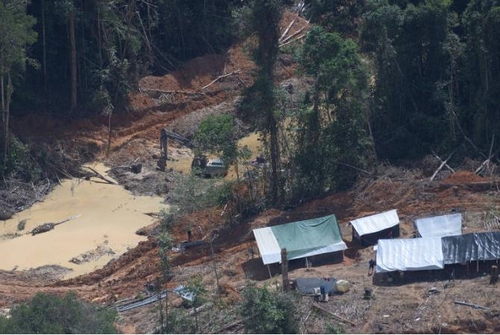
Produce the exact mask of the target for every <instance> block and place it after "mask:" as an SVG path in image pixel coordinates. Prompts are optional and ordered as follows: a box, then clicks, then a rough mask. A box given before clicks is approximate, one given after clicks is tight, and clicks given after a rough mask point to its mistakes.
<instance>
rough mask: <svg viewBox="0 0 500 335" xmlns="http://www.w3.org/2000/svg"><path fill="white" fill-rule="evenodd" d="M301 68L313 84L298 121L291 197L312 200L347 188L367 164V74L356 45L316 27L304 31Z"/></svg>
mask: <svg viewBox="0 0 500 335" xmlns="http://www.w3.org/2000/svg"><path fill="white" fill-rule="evenodd" d="M301 65H302V68H303V71H304V72H305V74H307V75H310V76H311V77H312V78H313V79H314V85H313V88H312V92H311V93H310V94H309V95H308V96H307V97H306V99H305V101H304V106H303V107H304V108H303V111H302V113H301V115H300V117H299V126H298V129H299V138H298V151H297V153H296V157H295V161H296V163H297V165H298V167H299V171H300V177H299V181H298V183H297V185H296V190H295V191H296V192H295V193H297V195H298V196H301V197H310V196H314V195H319V194H322V193H323V192H325V190H331V189H338V188H345V187H348V186H350V185H351V184H352V183H353V182H354V181H355V180H356V177H357V172H358V170H356V168H358V169H360V168H363V167H364V165H365V160H366V156H367V150H366V149H367V147H368V144H369V141H368V136H367V134H366V129H367V124H366V120H365V118H364V115H365V113H364V112H365V109H366V105H367V104H366V102H367V71H366V69H365V67H364V65H363V62H362V60H361V58H360V56H359V54H358V50H357V46H356V44H355V43H354V41H352V40H350V39H343V38H342V37H341V36H340V35H339V34H337V33H330V32H327V31H325V30H324V29H323V28H321V27H319V26H315V27H313V28H312V29H311V30H310V31H309V33H308V36H307V38H306V41H305V43H304V47H303V51H302V56H301Z"/></svg>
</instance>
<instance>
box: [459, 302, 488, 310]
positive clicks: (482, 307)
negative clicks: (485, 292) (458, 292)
mask: <svg viewBox="0 0 500 335" xmlns="http://www.w3.org/2000/svg"><path fill="white" fill-rule="evenodd" d="M454 303H455V305H463V306H468V307H472V308H475V309H483V310H485V311H489V310H490V309H489V308H488V307H485V306H481V305H477V304H470V303H468V302H465V301H457V300H455V301H454Z"/></svg>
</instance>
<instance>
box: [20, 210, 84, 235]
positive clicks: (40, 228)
mask: <svg viewBox="0 0 500 335" xmlns="http://www.w3.org/2000/svg"><path fill="white" fill-rule="evenodd" d="M80 216H81V214H78V215H74V216H72V217H69V218H67V219H65V220H62V221H59V222H54V223H53V222H48V223H44V224H41V225H39V226H36V227H35V228H33V229H32V230H31V231H29V232H27V233H26V234H31V236H35V235H38V234H42V233H46V232H48V231H51V230H52V229H54V228H55V227H56V226H58V225H60V224H63V223H65V222H68V221H71V220H74V219H76V218H79V217H80Z"/></svg>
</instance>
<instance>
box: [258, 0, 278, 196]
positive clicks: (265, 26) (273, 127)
mask: <svg viewBox="0 0 500 335" xmlns="http://www.w3.org/2000/svg"><path fill="white" fill-rule="evenodd" d="M281 16H282V8H281V5H280V1H279V0H255V1H254V3H253V7H252V23H253V28H254V31H255V32H256V33H257V37H258V41H259V42H258V43H259V45H258V47H257V50H256V51H255V61H256V63H257V65H258V66H259V72H258V74H257V79H256V81H255V84H254V86H255V89H256V93H257V98H258V103H257V105H256V110H255V112H256V117H257V118H258V119H259V121H258V122H257V123H258V124H259V125H260V126H261V129H262V130H263V131H264V132H265V134H266V135H268V136H269V151H270V160H271V178H270V192H271V203H272V204H279V203H280V202H281V199H280V198H281V195H280V189H281V187H280V180H281V178H280V148H279V141H278V120H277V119H276V116H275V109H276V98H275V92H274V66H275V63H276V59H277V56H278V51H279V48H278V40H279V23H280V20H281Z"/></svg>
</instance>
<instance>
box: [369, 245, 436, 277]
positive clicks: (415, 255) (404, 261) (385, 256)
mask: <svg viewBox="0 0 500 335" xmlns="http://www.w3.org/2000/svg"><path fill="white" fill-rule="evenodd" d="M376 262H377V266H376V271H377V272H391V271H419V270H439V269H443V268H444V261H443V250H442V243H441V238H440V237H430V238H410V239H389V240H379V241H378V247H377V261H376Z"/></svg>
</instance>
